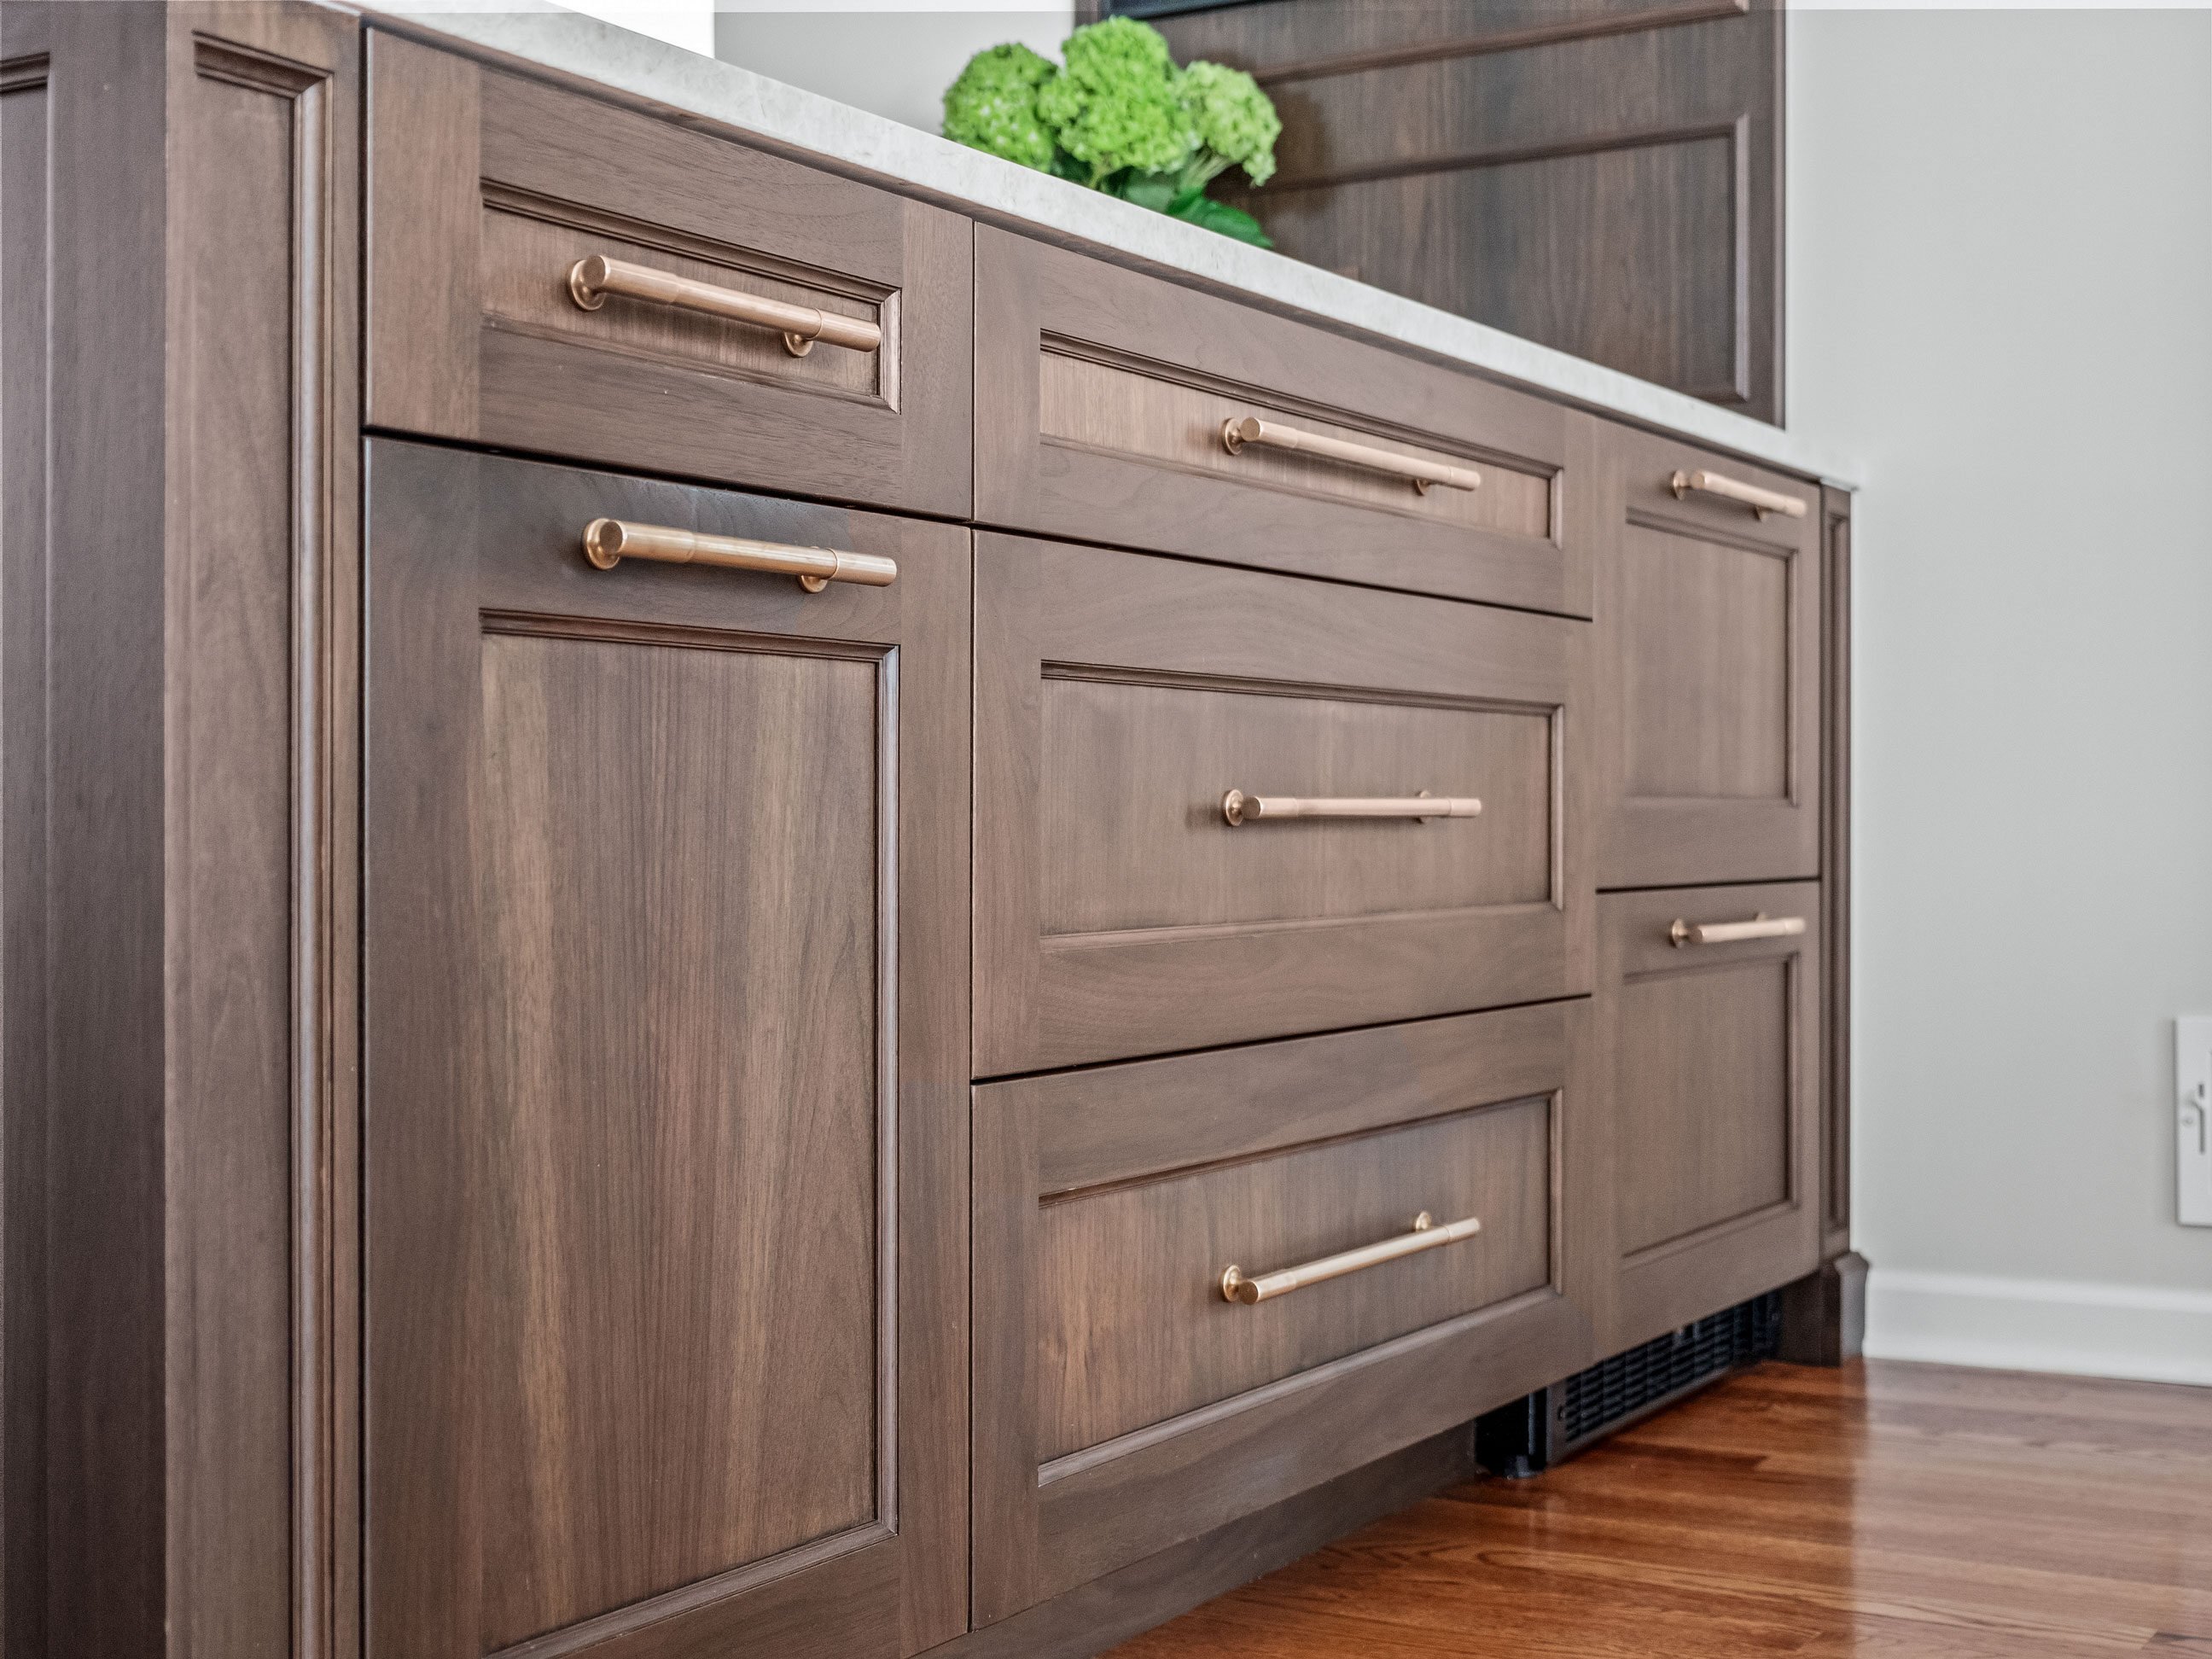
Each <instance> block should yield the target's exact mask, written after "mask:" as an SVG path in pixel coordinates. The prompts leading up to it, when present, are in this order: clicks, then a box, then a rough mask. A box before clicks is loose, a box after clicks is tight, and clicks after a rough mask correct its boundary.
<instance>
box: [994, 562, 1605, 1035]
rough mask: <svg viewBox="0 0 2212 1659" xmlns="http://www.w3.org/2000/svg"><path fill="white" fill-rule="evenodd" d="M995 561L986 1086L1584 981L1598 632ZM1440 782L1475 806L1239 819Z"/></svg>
mask: <svg viewBox="0 0 2212 1659" xmlns="http://www.w3.org/2000/svg"><path fill="white" fill-rule="evenodd" d="M979 557H980V559H981V570H982V573H983V574H982V578H981V582H980V585H979V588H978V595H979V599H980V602H981V603H980V607H979V610H978V613H977V647H976V649H977V653H978V665H979V678H978V702H977V708H976V721H977V724H976V757H977V768H978V771H977V779H978V790H977V796H976V823H977V833H978V836H980V837H981V842H980V844H981V848H982V849H983V850H982V855H981V859H980V860H979V863H978V869H979V871H980V872H981V874H982V884H981V887H980V888H979V890H978V916H977V923H976V929H977V938H978V939H979V940H980V941H981V945H980V947H979V948H980V951H981V955H980V957H979V959H978V969H979V975H980V977H979V981H978V1006H977V1020H976V1031H975V1055H976V1069H977V1072H978V1073H979V1074H981V1075H986V1076H994V1075H1002V1074H1005V1073H1012V1072H1020V1071H1028V1070H1036V1069H1042V1068H1044V1067H1048V1066H1065V1065H1070V1064H1078V1063H1081V1062H1084V1061H1087V1060H1110V1059H1116V1058H1121V1057H1124V1056H1128V1055H1132V1054H1143V1053H1147V1052H1150V1053H1159V1052H1164V1051H1167V1050H1172V1049H1181V1048H1201V1047H1205V1046H1208V1045H1210V1044H1213V1043H1218V1042H1234V1041H1239V1040H1243V1039H1247V1038H1254V1037H1269V1036H1287V1035H1291V1034H1295V1033H1297V1032H1299V1031H1301V1030H1326V1029H1329V1028H1331V1027H1344V1026H1350V1025H1355V1024H1373V1023H1378V1022H1381V1021H1384V1020H1389V1019H1394V1018H1408V1017H1419V1016H1423V1015H1428V1014H1438V1013H1445V1012H1457V1011H1459V1010H1462V1009H1466V1008H1470V1007H1480V1006H1485V1005H1486V1004H1503V1003H1509V1002H1516V1001H1527V1000H1538V999H1541V998H1545V997H1551V996H1559V995H1562V994H1577V993H1579V992H1580V991H1581V990H1582V989H1583V987H1584V984H1585V983H1586V975H1587V971H1588V969H1587V963H1588V955H1587V951H1588V945H1587V939H1586V931H1585V930H1586V922H1585V921H1584V919H1583V918H1584V915H1585V914H1586V906H1587V900H1586V898H1585V897H1583V887H1584V884H1585V883H1586V882H1587V879H1588V878H1587V875H1586V874H1585V873H1583V872H1584V870H1585V867H1586V866H1584V865H1583V845H1582V842H1581V839H1580V837H1579V836H1578V835H1577V830H1576V824H1577V822H1578V818H1577V815H1576V812H1575V810H1574V808H1573V807H1572V806H1571V805H1570V804H1569V803H1570V801H1571V799H1572V798H1574V796H1575V795H1576V793H1577V791H1578V790H1579V788H1580V787H1581V781H1580V779H1581V769H1582V762H1581V757H1580V755H1581V751H1580V747H1579V736H1580V732H1581V730H1582V728H1581V727H1580V726H1578V725H1577V723H1576V722H1577V720H1579V719H1580V715H1579V714H1578V712H1577V711H1578V709H1579V705H1580V702H1581V692H1580V690H1579V689H1578V688H1579V687H1580V685H1581V684H1583V678H1582V676H1583V651H1584V648H1585V639H1584V636H1585V635H1586V634H1587V632H1588V629H1586V627H1585V626H1584V625H1583V624H1582V623H1577V622H1573V621H1569V620H1565V619H1560V618H1556V617H1540V616H1532V615H1529V614H1527V613H1522V612H1514V611H1499V610H1492V609H1490V608H1487V607H1483V606H1476V605H1460V604H1453V603H1449V602H1446V601H1440V600H1435V599H1416V598H1413V597H1410V596H1404V595H1397V594H1389V593H1380V592H1360V591H1357V590H1352V589H1347V588H1345V587H1341V586H1334V585H1330V584H1325V583H1316V582H1304V581H1298V580H1292V579H1288V578H1284V577H1279V576H1272V575H1264V574H1255V573H1250V572H1245V571H1236V570H1224V569H1217V568H1203V567H1199V566H1194V565H1190V564H1183V563H1179V562H1171V561H1167V560H1160V559H1148V558H1144V557H1140V556H1133V555H1127V554H1116V553H1106V552H1101V551H1095V550H1085V549H1079V548H1072V547H1066V546H1061V545H1057V544H1048V543H1040V542H1027V541H1018V540H1016V539H1014V538H1006V537H997V536H991V537H986V538H984V539H983V543H982V545H981V550H980V553H979ZM1071 705H1073V707H1071ZM1453 763H1457V764H1458V766H1459V767H1461V768H1463V770H1454V771H1452V772H1451V775H1449V776H1438V775H1436V774H1435V772H1434V770H1416V769H1417V768H1430V769H1433V768H1449V767H1451V766H1452V765H1453ZM1255 771H1257V772H1259V773H1260V774H1261V775H1260V776H1257V777H1255V776H1254V773H1255ZM1423 787H1429V788H1431V790H1432V792H1433V793H1437V794H1447V793H1463V794H1471V795H1475V796H1477V797H1478V798H1480V799H1483V800H1484V801H1485V808H1484V811H1483V812H1482V814H1481V815H1480V817H1468V818H1457V819H1437V820H1430V821H1427V822H1425V823H1386V822H1368V823H1329V822H1326V821H1313V822H1291V823H1277V824H1267V823H1255V824H1249V825H1247V826H1245V827H1243V828H1241V829H1231V827H1230V826H1229V825H1228V824H1227V823H1225V822H1224V820H1223V817H1222V812H1221V799H1222V797H1223V795H1224V793H1225V792H1226V791H1227V790H1229V789H1231V788H1243V789H1246V790H1248V791H1252V792H1268V793H1285V794H1301V795H1304V794H1322V793H1361V794H1368V793H1390V794H1413V793H1419V790H1420V789H1421V788H1423Z"/></svg>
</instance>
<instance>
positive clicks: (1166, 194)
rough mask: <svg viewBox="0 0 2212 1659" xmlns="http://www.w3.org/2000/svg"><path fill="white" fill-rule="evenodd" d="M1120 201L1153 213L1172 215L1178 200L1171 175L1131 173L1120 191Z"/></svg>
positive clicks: (1173, 177)
mask: <svg viewBox="0 0 2212 1659" xmlns="http://www.w3.org/2000/svg"><path fill="white" fill-rule="evenodd" d="M1120 193H1121V199H1122V200H1124V201H1126V202H1134V203H1135V204H1137V205H1138V206H1139V207H1143V208H1150V209H1152V211H1153V212H1155V213H1172V212H1174V211H1175V203H1176V201H1177V200H1178V199H1179V197H1177V195H1176V181H1175V175H1174V174H1173V173H1131V174H1130V175H1129V177H1128V179H1127V182H1126V183H1124V184H1123V185H1122V186H1121V192H1120Z"/></svg>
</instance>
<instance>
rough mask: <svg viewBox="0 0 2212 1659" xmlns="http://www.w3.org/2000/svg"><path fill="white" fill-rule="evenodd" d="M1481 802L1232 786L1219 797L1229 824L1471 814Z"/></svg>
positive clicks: (1464, 798)
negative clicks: (1254, 791)
mask: <svg viewBox="0 0 2212 1659" xmlns="http://www.w3.org/2000/svg"><path fill="white" fill-rule="evenodd" d="M1481 815H1482V803H1481V802H1480V801H1479V800H1477V799H1475V798H1474V796H1472V795H1431V793H1429V792H1428V791H1427V790H1425V789H1424V790H1423V791H1421V793H1419V794H1418V795H1248V794H1246V793H1244V792H1243V790H1242V789H1232V790H1231V791H1230V792H1229V793H1227V794H1225V795H1224V796H1223V797H1222V798H1221V816H1222V817H1225V818H1226V819H1227V820H1228V821H1229V822H1230V823H1231V825H1236V824H1243V823H1251V822H1252V821H1253V820H1254V819H1255V818H1420V819H1424V820H1425V819H1428V818H1473V817H1481Z"/></svg>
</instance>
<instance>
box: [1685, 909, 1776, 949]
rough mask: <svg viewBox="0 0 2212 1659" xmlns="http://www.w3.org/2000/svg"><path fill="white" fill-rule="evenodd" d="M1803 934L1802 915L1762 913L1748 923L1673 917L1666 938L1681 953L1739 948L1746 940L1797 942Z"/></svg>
mask: <svg viewBox="0 0 2212 1659" xmlns="http://www.w3.org/2000/svg"><path fill="white" fill-rule="evenodd" d="M1804 931H1805V918H1804V917H1802V916H1770V915H1766V914H1765V912H1763V911H1762V912H1761V913H1760V914H1759V915H1755V916H1753V918H1752V919H1751V920H1750V921H1682V920H1680V918H1679V917H1678V918H1676V920H1675V922H1674V926H1673V927H1669V928H1668V930H1667V937H1668V939H1672V940H1673V941H1674V948H1675V949H1676V950H1678V951H1679V950H1680V949H1681V948H1682V946H1684V945H1741V944H1742V943H1743V942H1744V941H1745V940H1746V939H1796V937H1797V936H1798V935H1799V934H1800V933H1803V932H1804Z"/></svg>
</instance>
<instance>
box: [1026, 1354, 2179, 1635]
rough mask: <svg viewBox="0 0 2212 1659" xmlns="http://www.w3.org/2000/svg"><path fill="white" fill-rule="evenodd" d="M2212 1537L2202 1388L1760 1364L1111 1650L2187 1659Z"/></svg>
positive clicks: (1407, 1514)
mask: <svg viewBox="0 0 2212 1659" xmlns="http://www.w3.org/2000/svg"><path fill="white" fill-rule="evenodd" d="M2208 1536H2212V1408H2208V1406H2207V1404H2206V1400H2205V1394H2204V1391H2203V1389H2187V1388H2177V1387H2161V1386H2160V1385H2158V1384H2155V1383H2112V1382H2101V1381H2096V1380H2092V1379H2086V1378H2074V1377H2046V1376H2027V1375H2022V1374H2018V1373H2007V1372H2000V1371H1966V1370H1949V1369H1947V1368H1943V1367H1939V1366H1923V1365H1905V1364H1894V1363H1886V1362H1881V1361H1863V1362H1858V1363H1856V1364H1850V1365H1847V1366H1845V1367H1844V1368H1842V1369H1841V1370H1814V1369H1808V1368H1800V1367H1796V1366H1790V1365H1780V1364H1767V1365H1763V1366H1760V1367H1758V1368H1757V1369H1755V1370H1752V1371H1749V1372H1747V1373H1745V1374H1743V1375H1741V1376H1736V1377H1734V1378H1731V1379H1729V1380H1728V1381H1726V1382H1724V1383H1721V1384H1719V1385H1718V1386H1717V1387H1716V1388H1714V1389H1711V1390H1710V1391H1708V1392H1707V1393H1705V1394H1704V1395H1699V1396H1698V1397H1697V1398H1695V1399H1693V1400H1692V1401H1688V1402H1687V1403H1686V1404H1684V1405H1681V1406H1679V1407H1675V1408H1674V1409H1673V1410H1672V1411H1669V1412H1667V1413H1662V1414H1661V1415H1659V1416H1657V1417H1655V1418H1652V1419H1649V1420H1648V1421H1646V1422H1644V1423H1641V1424H1638V1425H1637V1426H1635V1427H1634V1428H1632V1429H1630V1430H1628V1431H1626V1432H1625V1433H1623V1434H1621V1435H1620V1436H1618V1437H1615V1438H1613V1439H1612V1440H1610V1441H1607V1442H1606V1443H1603V1444H1601V1445H1600V1446H1598V1447H1596V1448H1595V1449H1592V1450H1590V1451H1589V1452H1586V1453H1584V1454H1583V1455H1581V1456H1580V1457H1577V1458H1576V1459H1574V1460H1573V1461H1571V1462H1568V1463H1565V1464H1563V1465H1561V1466H1560V1467H1559V1468H1554V1469H1552V1470H1550V1471H1548V1472H1547V1473H1546V1474H1542V1475H1540V1476H1538V1477H1536V1478H1535V1479H1534V1480H1484V1481H1481V1482H1480V1483H1478V1484H1476V1485H1474V1486H1462V1487H1461V1488H1458V1489H1457V1490H1455V1491H1452V1492H1446V1493H1444V1494H1443V1496H1441V1497H1439V1498H1434V1499H1431V1500H1430V1501H1428V1502H1426V1503H1423V1504H1418V1505H1416V1506H1414V1507H1413V1508H1411V1509H1409V1510H1406V1511H1404V1512H1403V1513H1401V1514H1399V1515H1395V1516H1391V1517H1390V1518H1389V1519H1388V1520H1385V1521H1383V1522H1378V1523H1377V1524H1376V1525H1374V1526H1372V1527H1370V1528H1368V1529H1367V1530H1366V1531H1365V1532H1364V1533H1361V1534H1358V1535H1357V1536H1355V1537H1352V1538H1348V1539H1346V1540H1345V1541H1343V1542H1342V1543H1340V1544H1338V1545H1334V1546H1332V1547H1328V1548H1327V1549H1324V1550H1322V1551H1321V1552H1320V1553H1317V1554H1316V1555H1313V1556H1311V1557H1309V1558H1308V1559H1305V1560H1304V1561H1301V1562H1299V1563H1297V1565H1294V1566H1291V1567H1289V1568H1287V1569H1285V1570H1284V1571H1280V1572H1278V1573H1276V1574H1275V1575H1274V1576H1273V1577H1269V1578H1266V1579H1262V1580H1261V1581H1260V1582H1259V1583H1255V1584H1252V1585H1250V1586H1249V1588H1247V1589H1243V1590H1239V1591H1237V1592H1236V1593H1234V1594H1232V1595H1227V1596H1225V1597H1223V1598H1222V1599H1221V1600H1219V1601H1215V1602H1212V1603H1211V1604H1209V1605H1207V1606H1206V1607H1202V1608H1200V1609H1199V1610H1198V1611H1196V1612H1194V1613H1191V1614H1190V1615H1188V1617H1186V1618H1184V1619H1182V1620H1177V1621H1176V1622H1175V1623H1173V1624H1170V1625H1166V1626H1162V1627H1161V1628H1159V1629H1158V1630H1156V1631H1154V1632H1151V1633H1149V1634H1147V1635H1146V1636H1143V1637H1140V1638H1138V1639H1137V1640H1135V1641H1133V1642H1131V1643H1128V1644H1126V1645H1124V1646H1122V1647H1120V1648H1116V1649H1115V1650H1114V1652H1115V1655H1116V1659H1183V1656H1197V1655H1204V1656H1206V1659H1263V1656H1264V1659H1323V1656H1327V1659H1336V1656H1340V1655H1342V1654H1346V1653H1352V1652H1357V1653H1359V1654H1363V1655H1372V1656H1375V1659H1416V1656H1419V1659H1449V1656H1455V1655H1465V1656H1470V1659H1471V1656H1475V1655H1480V1656H1483V1659H1523V1656H1528V1659H1533V1656H1537V1655H1545V1656H1553V1655H1562V1654H1573V1655H1585V1654H1622V1655H1629V1654H1634V1655H1638V1656H1648V1659H1749V1656H1753V1655H1769V1654H1778V1653H1780V1654H1792V1655H1800V1656H1805V1659H1842V1656H1844V1655H1866V1654H1895V1655H1900V1656H1902V1655H1911V1656H1928V1659H1938V1656H1941V1659H2060V1656H2065V1659H2079V1656H2084V1655H2090V1654H2102V1653H2109V1654H2141V1655H2147V1656H2148V1655H2181V1654H2187V1653H2190V1652H2191V1651H2193V1650H2197V1649H2198V1648H2203V1647H2206V1646H2212V1554H2208V1553H2207V1548H2206V1543H2205V1541H2206V1539H2207V1538H2208ZM1082 1651H1084V1650H1081V1649H1075V1650H1069V1659H1074V1656H1075V1655H1078V1654H1080V1653H1081V1652H1082Z"/></svg>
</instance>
